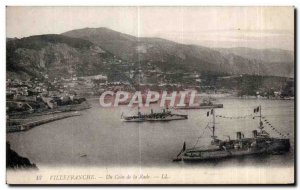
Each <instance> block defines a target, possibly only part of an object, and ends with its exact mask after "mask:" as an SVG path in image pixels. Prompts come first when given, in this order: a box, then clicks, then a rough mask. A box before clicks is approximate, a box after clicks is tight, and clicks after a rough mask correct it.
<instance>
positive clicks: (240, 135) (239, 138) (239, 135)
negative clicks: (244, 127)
mask: <svg viewBox="0 0 300 190" xmlns="http://www.w3.org/2000/svg"><path fill="white" fill-rule="evenodd" d="M241 138H242V133H241V132H236V139H238V140H241Z"/></svg>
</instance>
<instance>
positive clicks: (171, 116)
mask: <svg viewBox="0 0 300 190" xmlns="http://www.w3.org/2000/svg"><path fill="white" fill-rule="evenodd" d="M121 118H122V119H123V121H126V122H145V121H173V120H185V119H188V115H186V114H177V113H172V112H171V111H170V110H169V109H163V110H162V112H153V110H152V109H151V113H149V114H146V113H141V112H140V110H139V108H138V113H137V115H133V116H123V114H122V117H121Z"/></svg>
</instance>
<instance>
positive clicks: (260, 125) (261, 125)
mask: <svg viewBox="0 0 300 190" xmlns="http://www.w3.org/2000/svg"><path fill="white" fill-rule="evenodd" d="M261 119H262V116H261V105H259V129H260V131H261V132H262V130H263V128H264V126H263V122H262V121H261Z"/></svg>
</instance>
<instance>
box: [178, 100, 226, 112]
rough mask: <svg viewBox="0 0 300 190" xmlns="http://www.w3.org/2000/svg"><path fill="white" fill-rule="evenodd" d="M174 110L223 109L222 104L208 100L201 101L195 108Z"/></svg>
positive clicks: (186, 106)
mask: <svg viewBox="0 0 300 190" xmlns="http://www.w3.org/2000/svg"><path fill="white" fill-rule="evenodd" d="M175 108H176V109H212V108H223V104H215V103H213V102H212V101H211V99H210V98H209V99H208V100H203V102H202V103H200V104H199V105H196V106H189V105H185V106H176V107H175Z"/></svg>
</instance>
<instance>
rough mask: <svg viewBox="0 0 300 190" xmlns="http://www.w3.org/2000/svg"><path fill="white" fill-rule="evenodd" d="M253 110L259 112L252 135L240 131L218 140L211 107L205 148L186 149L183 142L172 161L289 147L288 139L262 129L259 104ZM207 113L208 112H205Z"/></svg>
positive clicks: (279, 151) (278, 150) (283, 150)
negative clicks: (256, 125)
mask: <svg viewBox="0 0 300 190" xmlns="http://www.w3.org/2000/svg"><path fill="white" fill-rule="evenodd" d="M254 112H256V113H259V116H254V117H253V118H255V117H259V118H260V119H259V126H258V130H253V131H252V135H253V136H252V137H250V138H245V136H244V134H243V133H242V132H236V139H234V140H231V139H230V137H229V136H228V137H229V138H228V139H227V140H220V139H218V137H217V136H216V135H215V130H216V126H215V125H216V122H215V110H214V109H212V110H211V112H210V115H212V117H213V121H212V126H209V125H208V128H209V129H211V131H212V136H211V138H212V141H211V144H210V145H209V146H207V147H206V148H196V147H194V148H190V149H186V144H185V142H184V144H183V148H182V150H181V151H180V152H179V154H178V155H177V157H176V158H174V159H173V161H203V160H219V159H222V158H230V157H240V156H247V155H262V154H283V153H286V152H288V151H289V149H290V140H289V139H288V138H274V137H271V136H270V134H269V133H268V132H266V131H265V130H264V125H263V122H262V115H261V106H259V107H257V108H255V110H254ZM207 115H209V112H208V113H207Z"/></svg>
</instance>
